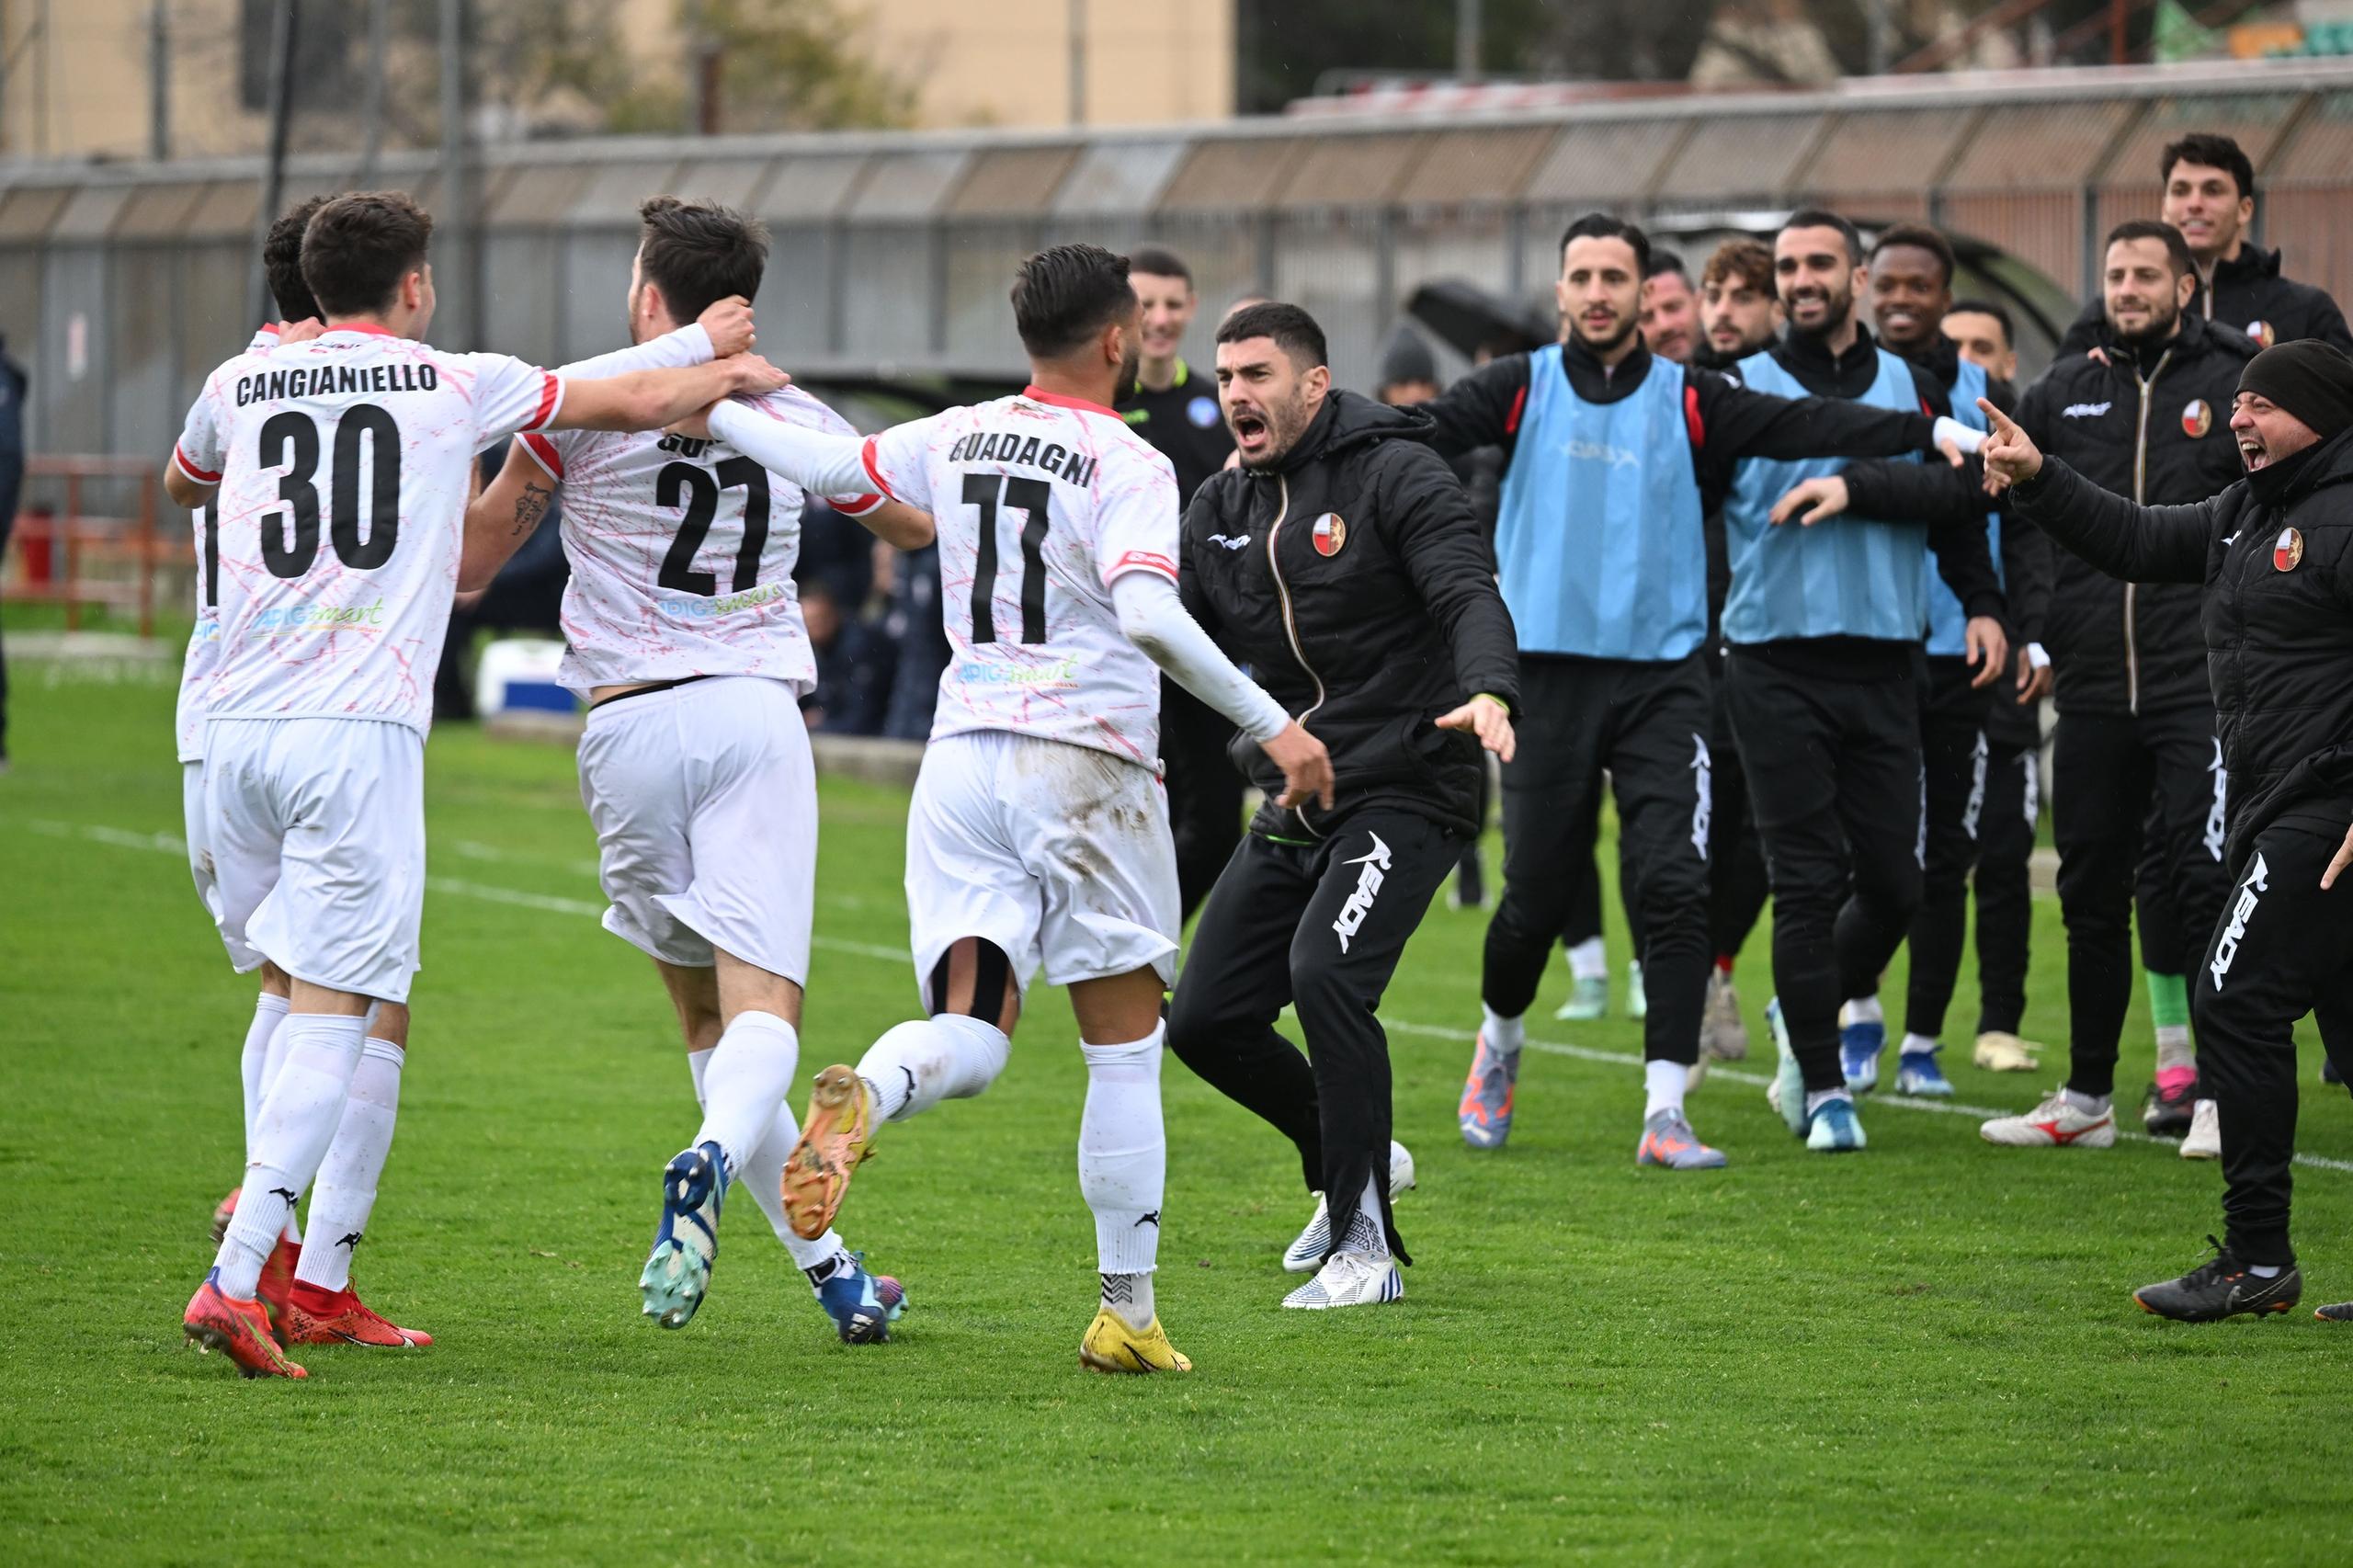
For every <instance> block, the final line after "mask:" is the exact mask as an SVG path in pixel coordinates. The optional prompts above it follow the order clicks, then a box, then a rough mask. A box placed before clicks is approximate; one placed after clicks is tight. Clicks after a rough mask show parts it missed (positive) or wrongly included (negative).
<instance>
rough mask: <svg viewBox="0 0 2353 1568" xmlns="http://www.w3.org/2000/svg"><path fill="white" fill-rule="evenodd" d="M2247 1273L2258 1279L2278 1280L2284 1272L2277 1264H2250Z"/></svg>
mask: <svg viewBox="0 0 2353 1568" xmlns="http://www.w3.org/2000/svg"><path fill="white" fill-rule="evenodd" d="M2246 1271H2247V1272H2248V1273H2249V1274H2252V1275H2254V1276H2255V1277H2256V1278H2257V1279H2277V1278H2279V1275H2280V1273H2281V1271H2282V1266H2281V1265H2279V1264H2277V1263H2250V1264H2248V1265H2247V1266H2246Z"/></svg>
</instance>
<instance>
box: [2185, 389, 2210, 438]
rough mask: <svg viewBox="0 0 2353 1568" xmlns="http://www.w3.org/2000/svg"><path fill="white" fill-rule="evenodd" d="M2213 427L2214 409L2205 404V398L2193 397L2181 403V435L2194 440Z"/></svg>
mask: <svg viewBox="0 0 2353 1568" xmlns="http://www.w3.org/2000/svg"><path fill="white" fill-rule="evenodd" d="M2213 427H2214V411H2213V410H2212V409H2211V408H2210V407H2208V406H2207V405H2206V400H2205V399H2204V398H2202V397H2193V398H2191V399H2190V400H2189V401H2188V403H2184V404H2183V405H2182V410H2181V431H2182V434H2183V435H2185V436H2188V437H2189V438H2190V439H2191V440H2193V441H2194V440H2196V439H2197V438H2198V437H2200V436H2203V435H2204V434H2206V432H2207V431H2209V430H2211V429H2212V428H2213Z"/></svg>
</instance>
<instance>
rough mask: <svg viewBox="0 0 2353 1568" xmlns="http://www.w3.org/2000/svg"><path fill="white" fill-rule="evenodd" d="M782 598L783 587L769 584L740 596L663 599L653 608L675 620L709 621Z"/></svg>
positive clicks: (748, 590)
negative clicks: (717, 616)
mask: <svg viewBox="0 0 2353 1568" xmlns="http://www.w3.org/2000/svg"><path fill="white" fill-rule="evenodd" d="M782 597H784V585H783V584H781V583H770V584H767V585H766V586H763V587H757V588H750V589H747V590H745V592H743V593H740V594H730V595H728V596H727V597H724V598H713V599H703V598H694V599H664V600H662V601H661V602H660V603H659V604H658V605H657V606H655V608H658V609H659V610H661V612H662V613H663V614H664V615H666V616H669V617H671V618H673V619H677V620H709V619H710V618H711V617H713V616H716V615H732V614H733V613H734V612H735V611H737V610H739V609H752V608H756V607H758V606H760V605H768V604H774V603H776V601H777V600H779V599H780V598H782Z"/></svg>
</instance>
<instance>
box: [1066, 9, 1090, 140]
mask: <svg viewBox="0 0 2353 1568" xmlns="http://www.w3.org/2000/svg"><path fill="white" fill-rule="evenodd" d="M1070 122H1071V123H1072V124H1073V125H1085V124H1086V0H1070Z"/></svg>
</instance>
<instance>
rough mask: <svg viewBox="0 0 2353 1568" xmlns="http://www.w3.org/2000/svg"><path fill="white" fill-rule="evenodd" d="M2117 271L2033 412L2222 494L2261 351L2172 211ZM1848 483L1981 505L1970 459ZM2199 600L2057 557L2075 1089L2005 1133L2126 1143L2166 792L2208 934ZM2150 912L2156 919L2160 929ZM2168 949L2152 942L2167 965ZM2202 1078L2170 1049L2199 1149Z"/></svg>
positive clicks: (1872, 492) (2176, 844)
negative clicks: (2101, 308) (2195, 295)
mask: <svg viewBox="0 0 2353 1568" xmlns="http://www.w3.org/2000/svg"><path fill="white" fill-rule="evenodd" d="M2105 276H2106V282H2105V285H2104V289H2105V298H2106V301H2107V304H2106V310H2107V323H2108V325H2107V334H2106V336H2105V337H2104V338H2103V339H2102V346H2103V347H2104V349H2105V352H2104V353H2103V354H2102V355H2100V356H2099V357H2098V358H2093V357H2090V356H2087V355H2077V356H2075V357H2073V358H2064V359H2062V360H2060V361H2059V362H2058V363H2057V364H2056V365H2054V366H2053V367H2052V369H2051V371H2050V373H2048V374H2047V375H2045V376H2044V377H2043V378H2042V379H2041V380H2040V381H2037V382H2036V383H2035V384H2034V386H2033V387H2031V388H2029V390H2028V392H2027V394H2026V397H2025V399H2024V400H2023V401H2022V402H2021V403H2020V405H2019V408H2018V423H2019V424H2020V425H2021V426H2024V427H2025V428H2026V429H2027V430H2028V431H2029V432H2031V433H2032V435H2033V437H2035V439H2036V441H2037V443H2038V444H2039V445H2040V446H2042V447H2044V448H2045V449H2049V450H2051V451H2052V452H2053V453H2056V454H2057V455H2059V456H2060V457H2062V458H2063V459H2064V460H2066V461H2067V462H2068V463H2069V465H2070V466H2071V467H2073V468H2074V469H2075V471H2076V472H2080V473H2082V474H2084V475H2085V476H2086V477H2087V478H2089V479H2091V480H2092V481H2093V482H2094V483H2097V484H2099V485H2102V486H2106V487H2112V488H2114V489H2115V490H2116V491H2118V492H2119V493H2120V494H2129V495H2131V496H2132V497H2133V498H2134V500H2136V501H2145V502H2148V503H2151V504H2154V505H2165V504H2188V503H2190V502H2194V501H2201V500H2204V499H2205V498H2207V497H2208V496H2211V495H2214V494H2220V493H2221V492H2222V490H2223V489H2224V488H2225V487H2227V486H2228V485H2229V484H2230V483H2232V476H2233V473H2234V472H2235V470H2236V469H2237V467H2238V458H2237V454H2236V452H2235V451H2234V449H2233V447H2232V444H2231V441H2230V438H2229V432H2228V431H2227V430H2226V429H2225V428H2224V427H2223V418H2224V415H2223V414H2222V410H2224V409H2227V408H2228V407H2229V406H2230V401H2231V398H2232V395H2233V394H2234V392H2235V391H2236V390H2237V387H2238V381H2239V372H2240V370H2241V369H2243V368H2244V367H2245V364H2246V362H2247V360H2248V359H2249V358H2253V356H2254V354H2255V348H2254V346H2253V345H2252V344H2250V343H2249V342H2248V341H2247V340H2246V339H2245V337H2243V336H2241V335H2239V334H2237V333H2235V332H2233V331H2231V330H2230V329H2229V328H2227V327H2218V326H2210V325H2208V324H2206V322H2205V321H2204V319H2203V318H2201V317H2200V316H2197V315H2195V314H2189V313H2186V312H2185V310H2184V307H2185V306H2186V305H2187V304H2188V301H2189V296H2190V291H2191V290H2192V288H2193V287H2194V285H2195V274H2194V271H2193V268H2192V264H2191V259H2190V256H2189V251H2188V247H2187V246H2186V245H2184V244H2182V240H2181V236H2180V234H2179V233H2177V232H2175V231H2174V230H2173V229H2172V228H2170V227H2168V226H2167V225H2165V224H2163V223H2157V222H2150V221H2148V220H2145V219H2141V220H2135V221H2134V222H2129V223H2120V224H2119V225H2117V227H2116V228H2115V229H2114V230H2113V231H2111V232H2110V233H2109V242H2108V246H2107V251H2106V264H2105ZM1846 477H1847V483H1848V486H1849V491H1848V498H1849V499H1850V500H1851V503H1852V505H1853V506H1855V507H1857V508H1858V509H1868V510H1870V511H1871V512H1873V513H1874V514H1875V515H1881V516H1885V515H1888V514H1890V513H1893V515H1895V516H1899V517H1922V516H1933V515H1937V505H1936V503H1935V502H1934V501H1933V500H1931V499H1928V497H1930V496H1933V495H1935V494H1942V495H1943V496H1944V498H1945V500H1946V502H1947V503H1948V504H1949V506H1952V507H1953V508H1955V509H1958V508H1960V507H1970V508H1972V509H1977V508H1982V507H1983V506H1984V504H1985V502H1984V496H1983V494H1979V493H1977V492H1975V491H1973V490H1972V488H1971V487H1970V485H1969V483H1968V482H1967V476H1966V474H1965V473H1964V474H1961V475H1938V474H1928V475H1926V476H1925V477H1924V476H1922V475H1919V474H1910V473H1902V472H1895V471H1894V470H1893V469H1891V468H1888V467H1885V466H1883V465H1878V464H1869V465H1860V466H1859V467H1858V468H1856V469H1855V470H1854V471H1852V472H1849V473H1848V474H1847V476H1846ZM1956 481H1958V483H1956ZM2197 609H2198V597H2197V594H2196V592H2195V591H2194V589H2192V588H2190V587H2189V586H2188V585H2178V584H2172V583H2163V584H2133V583H2120V582H2118V581H2116V580H2115V579H2114V578H2113V577H2111V576H2109V574H2106V573H2105V572H2103V571H2101V570H2100V569H2099V567H2098V565H2097V563H2096V562H2090V561H2087V560H2086V559H2085V558H2084V557H2082V556H2081V555H2078V554H2075V553H2074V552H2073V551H2059V552H2058V556H2057V560H2056V562H2055V571H2054V585H2053V587H2052V597H2051V608H2050V613H2049V625H2048V629H2047V631H2046V635H2047V637H2048V639H2049V642H2050V646H2051V656H2052V661H2053V663H2054V665H2055V667H2056V671H2057V676H2058V687H2057V697H2058V706H2059V730H2058V734H2057V738H2056V740H2055V742H2054V744H2053V754H2052V768H2053V771H2054V778H2055V784H2056V788H2055V790H2054V793H2055V794H2056V796H2057V801H2056V805H2055V812H2056V816H2055V819H2054V824H2053V825H2054V831H2055V835H2056V837H2057V839H2058V844H2059V907H2060V913H2061V915H2062V916H2063V918H2064V920H2065V921H2066V925H2067V1003H2068V1016H2069V1030H2068V1035H2069V1040H2068V1050H2069V1058H2070V1060H2069V1069H2068V1074H2067V1084H2066V1087H2065V1089H2064V1090H2063V1092H2062V1093H2061V1094H2058V1095H2054V1096H2052V1098H2051V1100H2050V1101H2049V1102H2046V1104H2045V1105H2043V1106H2040V1107H2038V1108H2036V1109H2035V1110H2033V1111H2031V1112H2029V1113H2028V1114H2027V1115H2025V1116H2022V1117H2000V1118H1996V1119H1994V1120H1991V1121H1988V1122H1986V1123H1985V1124H1984V1129H1983V1131H1984V1136H1985V1138H1986V1139H1987V1141H1989V1142H1995V1143H2005V1144H2011V1145H2017V1146H2025V1147H2044V1148H2048V1147H2052V1146H2053V1145H2061V1144H2081V1145H2083V1146H2085V1147H2087V1148H2106V1147H2108V1146H2109V1145H2110V1144H2112V1143H2114V1142H2115V1141H2116V1125H2115V1119H2114V1117H2113V1114H2112V1108H2111V1103H2112V1102H2111V1096H2112V1095H2113V1093H2114V1090H2115V1081H2116V1057H2117V1042H2118V1037H2119V1035H2120V1033H2121V1031H2122V1029H2123V1026H2124V1013H2125V1006H2126V1002H2127V1000H2128V998H2129V995H2130V993H2131V983H2132V950H2131V914H2132V902H2133V883H2134V878H2135V872H2136V869H2137V867H2138V866H2139V863H2140V858H2141V848H2142V835H2143V823H2144V820H2145V819H2146V818H2147V816H2148V815H2149V812H2150V807H2151V805H2152V803H2154V808H2155V816H2156V819H2157V821H2158V823H2159V824H2160V827H2161V832H2160V834H2159V844H2160V849H2161V852H2162V854H2163V856H2164V858H2165V865H2166V871H2167V874H2166V878H2165V890H2164V902H2165V904H2166V905H2167V906H2168V907H2169V908H2170V909H2171V910H2172V911H2173V912H2174V913H2175V915H2176V917H2177V919H2178V920H2179V921H2180V923H2181V926H2182V928H2183V929H2185V930H2188V931H2204V930H2207V929H2209V928H2211V926H2212V925H2213V920H2214V915H2215V914H2216V912H2217V911H2218V910H2220V909H2221V907H2222V901H2223V898H2224V896H2225V894H2226V892H2227V891H2228V890H2227V885H2226V882H2225V880H2224V878H2223V875H2222V834H2223V825H2224V812H2225V809H2226V807H2227V805H2228V799H2227V794H2226V790H2225V778H2224V774H2223V772H2222V767H2221V762H2220V754H2219V752H2218V750H2217V747H2216V743H2215V738H2214V708H2213V694H2212V692H2211V689H2210V688H2209V687H2208V684H2207V679H2206V658H2205V650H2204V647H2203V644H2202V642H2201V641H2200V637H2199V635H2198V633H2197V631H2196V627H2197ZM2148 924H2149V923H2148V921H2147V919H2146V917H2145V915H2144V917H2143V937H2144V940H2145V938H2146V936H2147V928H2148ZM2144 951H2145V949H2144ZM2161 961H2162V960H2159V959H2158V958H2157V957H2156V956H2155V955H2151V962H2152V967H2156V966H2157V965H2158V964H2159V963H2160V962H2161ZM2176 961H2178V960H2176ZM2196 1085H2197V1069H2196V1067H2195V1065H2194V1059H2193V1058H2192V1057H2191V1056H2190V1054H2189V1051H2188V1049H2187V1045H2186V1042H2185V1045H2184V1047H2183V1048H2182V1049H2181V1050H2180V1051H2179V1054H2178V1055H2177V1056H2173V1057H2168V1056H2167V1055H2166V1054H2165V1051H2163V1050H2161V1051H2160V1054H2159V1056H2158V1058H2157V1082H2156V1085H2155V1086H2154V1089H2153V1091H2152V1094H2151V1104H2150V1108H2149V1115H2148V1116H2147V1118H2146V1120H2147V1123H2148V1126H2149V1128H2150V1131H2166V1130H2168V1129H2170V1130H2172V1131H2176V1132H2179V1131H2185V1130H2186V1131H2188V1132H2189V1134H2190V1138H2189V1140H2188V1142H2186V1144H2185V1152H2186V1153H2197V1152H2199V1151H2200V1150H2201V1149H2204V1150H2207V1151H2210V1152H2211V1147H2212V1144H2211V1139H2212V1136H2213V1128H2212V1114H2213V1113H2212V1111H2211V1108H2210V1109H2206V1110H2204V1111H2202V1112H2201V1113H2200V1117H2201V1118H2202V1119H2204V1120H2205V1122H2206V1123H2207V1125H2206V1126H2204V1127H2203V1128H2200V1127H2198V1126H2194V1125H2187V1124H2188V1123H2189V1122H2190V1121H2191V1116H2190V1114H2189V1113H2190V1109H2191V1105H2192V1102H2193V1101H2194V1100H2195V1099H2196V1097H2197V1088H2196ZM2174 1118H2177V1119H2174ZM2208 1157H2211V1153H2209V1155H2208Z"/></svg>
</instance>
